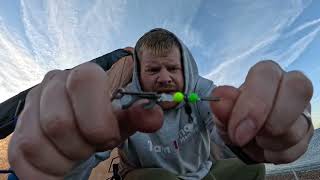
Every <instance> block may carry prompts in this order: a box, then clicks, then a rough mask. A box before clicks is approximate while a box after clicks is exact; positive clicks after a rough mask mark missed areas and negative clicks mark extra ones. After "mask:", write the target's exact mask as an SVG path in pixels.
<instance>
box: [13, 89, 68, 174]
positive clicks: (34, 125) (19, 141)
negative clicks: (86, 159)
mask: <svg viewBox="0 0 320 180" xmlns="http://www.w3.org/2000/svg"><path fill="white" fill-rule="evenodd" d="M40 93H41V87H40V86H36V87H35V88H33V89H32V90H31V91H30V92H29V93H28V95H27V98H26V105H25V107H24V110H23V111H22V113H21V114H20V116H19V120H18V124H19V126H18V128H17V129H16V130H15V133H14V138H13V139H14V141H13V144H15V146H14V148H16V149H17V150H20V151H21V152H22V154H23V155H22V157H24V158H25V160H26V161H28V163H29V164H31V165H32V166H33V167H34V168H35V169H38V170H39V171H42V172H45V173H46V174H51V175H56V176H62V175H64V174H66V173H67V172H68V171H69V170H71V169H72V167H73V165H74V164H73V163H72V162H71V161H70V160H69V159H67V158H65V157H64V156H63V155H62V154H60V152H58V151H57V149H56V148H55V147H54V146H53V144H51V143H50V141H49V140H48V139H47V138H46V137H45V135H44V134H43V133H42V131H41V129H40V122H39V108H40V107H39V101H40V97H39V95H40ZM11 151H13V149H12V150H11ZM20 157H21V156H20ZM20 157H19V158H20Z"/></svg>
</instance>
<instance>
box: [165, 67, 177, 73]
mask: <svg viewBox="0 0 320 180" xmlns="http://www.w3.org/2000/svg"><path fill="white" fill-rule="evenodd" d="M179 69H180V68H178V67H169V68H168V71H170V72H176V71H178V70H179Z"/></svg>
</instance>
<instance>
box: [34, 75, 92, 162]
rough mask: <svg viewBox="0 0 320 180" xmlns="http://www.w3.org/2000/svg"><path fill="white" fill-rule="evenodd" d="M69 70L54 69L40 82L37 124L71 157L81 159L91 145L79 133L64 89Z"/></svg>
mask: <svg viewBox="0 0 320 180" xmlns="http://www.w3.org/2000/svg"><path fill="white" fill-rule="evenodd" d="M68 74H69V72H68V71H63V72H60V73H57V74H56V75H55V76H54V77H53V78H51V80H50V81H48V82H46V83H44V84H45V86H44V87H43V89H42V94H41V100H40V119H41V120H40V125H41V128H42V130H43V133H44V134H45V135H46V136H47V137H48V138H49V139H50V140H51V142H52V143H53V144H54V145H55V146H56V148H57V149H59V151H60V152H61V153H62V154H63V155H65V156H66V157H67V158H68V159H71V160H82V159H86V158H88V157H89V156H90V155H91V154H93V153H94V148H93V147H92V146H91V145H90V144H88V143H87V142H86V141H85V140H84V139H83V138H82V136H81V134H80V132H79V129H78V128H77V127H76V122H75V118H74V114H73V110H72V108H71V104H70V101H69V97H68V96H67V92H66V87H65V86H66V80H67V77H68Z"/></svg>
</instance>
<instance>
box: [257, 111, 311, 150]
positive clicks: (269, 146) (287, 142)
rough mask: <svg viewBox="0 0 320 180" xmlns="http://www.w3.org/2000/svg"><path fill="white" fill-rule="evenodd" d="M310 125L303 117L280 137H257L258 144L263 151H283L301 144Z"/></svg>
mask: <svg viewBox="0 0 320 180" xmlns="http://www.w3.org/2000/svg"><path fill="white" fill-rule="evenodd" d="M308 128H309V124H308V122H307V121H306V119H305V117H304V116H303V115H300V117H299V118H298V120H297V121H295V122H294V123H293V125H291V127H288V128H286V129H287V132H286V133H285V134H282V135H279V136H266V135H261V136H257V137H256V141H257V144H258V145H259V146H260V147H262V148H263V149H266V150H270V151H281V150H284V149H287V148H289V147H291V146H293V145H295V144H297V143H298V142H300V141H301V140H302V139H303V138H304V136H305V134H306V133H307V131H308Z"/></svg>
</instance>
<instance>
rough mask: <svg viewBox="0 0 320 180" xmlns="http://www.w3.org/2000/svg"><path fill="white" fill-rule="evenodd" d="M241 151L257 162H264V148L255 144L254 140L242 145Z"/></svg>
mask: <svg viewBox="0 0 320 180" xmlns="http://www.w3.org/2000/svg"><path fill="white" fill-rule="evenodd" d="M242 150H243V152H245V153H246V154H247V155H248V156H249V157H250V158H251V159H253V160H254V161H256V162H259V163H265V162H266V160H265V158H264V150H263V149H262V148H261V147H259V146H258V145H257V142H256V141H255V140H252V141H250V142H249V143H248V144H246V145H245V146H243V147H242Z"/></svg>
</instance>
